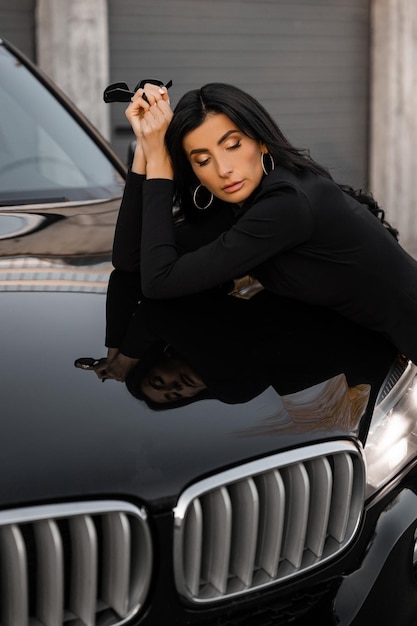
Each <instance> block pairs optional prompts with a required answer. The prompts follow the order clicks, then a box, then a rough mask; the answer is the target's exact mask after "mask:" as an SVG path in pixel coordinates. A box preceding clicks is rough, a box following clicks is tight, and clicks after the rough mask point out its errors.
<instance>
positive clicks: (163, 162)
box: [126, 83, 173, 178]
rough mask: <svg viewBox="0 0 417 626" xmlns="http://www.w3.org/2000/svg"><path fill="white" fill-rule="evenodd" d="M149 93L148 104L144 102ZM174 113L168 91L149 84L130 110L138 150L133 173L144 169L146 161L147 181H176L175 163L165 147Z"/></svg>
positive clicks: (127, 111)
mask: <svg viewBox="0 0 417 626" xmlns="http://www.w3.org/2000/svg"><path fill="white" fill-rule="evenodd" d="M144 93H146V98H147V101H146V100H144V99H143V97H142V96H143V94H144ZM172 115H173V113H172V109H171V106H170V103H169V97H168V92H167V89H166V88H165V87H159V86H157V85H152V84H150V83H146V85H145V87H144V88H143V89H138V90H137V92H136V93H135V95H134V96H133V98H132V102H131V104H130V105H129V106H128V108H127V109H126V117H127V119H128V120H129V122H130V124H131V126H132V129H133V132H134V133H135V135H136V140H137V148H136V152H135V159H134V163H133V165H132V170H133V171H136V172H137V173H143V172H138V171H137V168H138V167H142V168H143V162H141V159H144V161H145V166H146V175H147V178H173V172H172V166H171V161H170V159H169V156H168V152H167V150H166V147H165V133H166V130H167V128H168V126H169V123H170V121H171V119H172Z"/></svg>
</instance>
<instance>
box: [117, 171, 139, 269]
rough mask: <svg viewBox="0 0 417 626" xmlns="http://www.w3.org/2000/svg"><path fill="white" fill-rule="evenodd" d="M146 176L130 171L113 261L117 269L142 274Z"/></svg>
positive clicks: (118, 221)
mask: <svg viewBox="0 0 417 626" xmlns="http://www.w3.org/2000/svg"><path fill="white" fill-rule="evenodd" d="M144 180H145V176H144V175H141V174H135V173H133V172H131V171H129V172H128V175H127V178H126V185H125V189H124V193H123V198H122V202H121V205H120V209H119V215H118V218H117V223H116V229H115V233H114V241H113V256H112V262H113V265H114V267H115V268H116V269H119V270H123V271H125V272H137V273H138V277H139V276H140V274H139V272H140V242H141V232H142V197H143V195H142V188H143V181H144Z"/></svg>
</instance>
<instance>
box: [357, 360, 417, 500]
mask: <svg viewBox="0 0 417 626" xmlns="http://www.w3.org/2000/svg"><path fill="white" fill-rule="evenodd" d="M395 370H396V371H397V372H398V374H397V378H398V381H395V380H394V383H395V384H393V383H392V382H391V381H390V377H389V378H388V379H387V381H386V383H385V384H384V385H383V387H382V392H381V394H380V398H379V399H378V401H377V403H376V406H375V411H374V414H373V417H372V421H371V425H370V429H369V434H368V438H367V441H366V445H365V459H366V465H367V492H366V496H367V497H369V496H371V495H373V494H374V493H375V492H376V491H377V490H378V489H380V488H381V487H383V486H384V484H386V483H387V482H389V481H390V480H391V479H392V478H393V477H394V476H395V475H396V474H397V473H398V472H399V471H400V470H401V469H402V468H403V467H405V466H406V465H407V464H408V463H409V462H410V461H412V460H413V459H415V458H416V456H417V425H416V422H417V378H416V375H417V367H416V366H415V365H414V364H413V363H403V364H401V363H398V364H397V365H396V366H394V370H393V372H392V373H391V375H392V374H394V377H395ZM387 389H388V391H387Z"/></svg>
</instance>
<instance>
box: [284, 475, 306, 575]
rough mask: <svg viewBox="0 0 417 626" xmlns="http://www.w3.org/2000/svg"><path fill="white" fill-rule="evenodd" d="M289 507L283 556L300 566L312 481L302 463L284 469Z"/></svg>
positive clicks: (292, 563)
mask: <svg viewBox="0 0 417 626" xmlns="http://www.w3.org/2000/svg"><path fill="white" fill-rule="evenodd" d="M282 475H283V479H284V484H285V489H286V493H287V503H288V509H287V512H286V528H285V536H284V544H283V550H282V558H283V559H286V560H287V561H288V562H289V563H291V565H293V566H294V567H300V565H301V559H302V557H303V550H304V542H305V536H306V531H307V522H308V507H309V502H310V481H309V479H308V474H307V471H306V469H305V467H304V465H303V464H302V463H299V464H297V465H294V466H293V467H291V469H289V468H284V469H283V470H282Z"/></svg>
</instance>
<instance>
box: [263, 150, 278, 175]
mask: <svg viewBox="0 0 417 626" xmlns="http://www.w3.org/2000/svg"><path fill="white" fill-rule="evenodd" d="M265 156H269V169H267V168H266V167H265V160H264V157H265ZM261 163H262V169H263V173H264V174H265V176H268V174H270V173H271V172H273V171H274V169H275V161H274V159H273V158H272V155H271V154H269V152H261Z"/></svg>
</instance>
